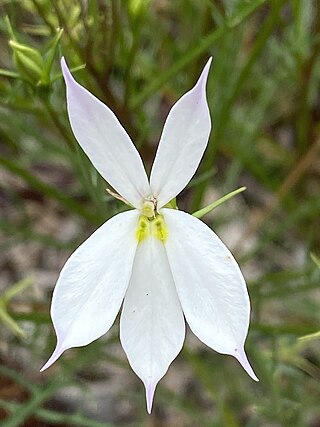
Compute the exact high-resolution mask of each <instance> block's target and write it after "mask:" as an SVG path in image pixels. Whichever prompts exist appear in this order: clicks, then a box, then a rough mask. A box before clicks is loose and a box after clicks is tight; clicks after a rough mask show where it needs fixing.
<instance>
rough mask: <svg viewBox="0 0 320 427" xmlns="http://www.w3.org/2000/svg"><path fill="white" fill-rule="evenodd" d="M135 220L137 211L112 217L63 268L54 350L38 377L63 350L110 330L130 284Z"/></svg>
mask: <svg viewBox="0 0 320 427" xmlns="http://www.w3.org/2000/svg"><path fill="white" fill-rule="evenodd" d="M138 217H139V213H138V211H136V210H134V211H128V212H123V213H120V214H118V215H116V216H114V217H113V218H111V219H110V220H109V221H107V222H106V223H105V224H103V225H102V226H101V227H100V228H99V229H98V230H97V231H95V232H94V233H93V234H92V235H91V236H90V237H89V238H88V239H87V240H86V241H85V242H84V243H83V244H82V245H81V246H80V247H79V248H78V249H77V250H76V251H75V252H74V253H73V254H72V255H71V257H70V258H69V259H68V261H67V262H66V264H65V266H64V267H63V269H62V271H61V273H60V276H59V278H58V282H57V284H56V287H55V289H54V292H53V297H52V305H51V317H52V322H53V325H54V328H55V331H56V334H57V347H56V349H55V351H54V353H53V354H52V356H51V358H50V359H49V360H48V362H47V363H46V364H45V365H44V367H43V368H42V371H43V370H44V369H47V368H48V367H49V366H51V365H52V364H53V363H54V362H55V361H56V360H57V359H58V358H59V357H60V355H61V354H62V353H63V352H64V351H65V350H66V349H68V348H71V347H80V346H83V345H87V344H89V343H90V342H92V341H94V340H96V339H97V338H99V337H100V336H101V335H103V334H105V333H106V332H107V331H108V330H109V328H110V327H111V326H112V324H113V322H114V320H115V318H116V316H117V314H118V312H119V309H120V306H121V304H122V301H123V298H124V295H125V292H126V290H127V287H128V284H129V281H130V276H131V272H132V265H133V260H134V256H135V252H136V247H137V240H136V238H135V230H136V227H137V221H138Z"/></svg>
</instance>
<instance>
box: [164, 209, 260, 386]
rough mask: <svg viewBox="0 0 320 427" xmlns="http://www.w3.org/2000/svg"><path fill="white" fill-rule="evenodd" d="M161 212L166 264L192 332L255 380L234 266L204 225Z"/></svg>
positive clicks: (246, 305)
mask: <svg viewBox="0 0 320 427" xmlns="http://www.w3.org/2000/svg"><path fill="white" fill-rule="evenodd" d="M161 212H162V214H163V216H164V220H165V223H166V225H167V229H168V238H167V241H166V244H165V246H166V250H167V255H168V260H169V264H170V267H171V271H172V275H173V279H174V282H175V285H176V288H177V292H178V295H179V299H180V302H181V305H182V309H183V312H184V314H185V317H186V320H187V322H188V323H189V325H190V328H191V330H192V331H193V332H194V334H195V335H197V336H198V338H199V339H200V340H201V341H203V342H204V343H205V344H207V345H208V346H209V347H211V348H213V349H214V350H216V351H218V352H219V353H225V354H231V355H232V356H234V357H236V358H237V359H238V360H239V362H240V363H241V365H242V366H243V368H244V369H245V370H246V371H247V373H248V374H249V375H250V376H251V377H252V378H253V379H254V380H258V379H257V377H256V376H255V374H254V372H253V370H252V368H251V366H250V364H249V362H248V360H247V357H246V355H245V352H244V342H245V339H246V336H247V333H248V327H249V317H250V301H249V296H248V292H247V288H246V284H245V281H244V278H243V276H242V273H241V271H240V268H239V266H238V264H237V263H236V261H235V259H234V258H233V256H232V254H231V253H230V251H229V250H228V248H227V247H226V246H225V245H224V244H223V243H222V242H221V240H220V239H219V238H218V236H217V235H216V234H215V233H214V232H213V231H212V230H211V229H210V228H209V227H208V226H207V225H205V224H204V223H203V222H202V221H200V220H199V219H197V218H194V217H193V216H191V215H189V214H187V213H185V212H181V211H176V210H173V209H162V210H161Z"/></svg>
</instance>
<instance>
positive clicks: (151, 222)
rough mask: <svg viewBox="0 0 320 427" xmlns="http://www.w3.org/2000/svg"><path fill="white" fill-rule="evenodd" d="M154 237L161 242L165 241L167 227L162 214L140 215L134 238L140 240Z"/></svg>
mask: <svg viewBox="0 0 320 427" xmlns="http://www.w3.org/2000/svg"><path fill="white" fill-rule="evenodd" d="M150 236H153V237H156V238H157V239H159V240H160V241H161V242H162V243H165V242H166V240H167V237H168V229H167V227H166V224H165V222H164V219H163V216H162V215H159V214H157V215H156V216H155V217H152V218H148V217H147V216H143V215H141V216H140V218H139V222H138V227H137V230H136V239H137V240H138V242H139V243H140V242H142V241H143V240H144V239H146V238H147V237H150Z"/></svg>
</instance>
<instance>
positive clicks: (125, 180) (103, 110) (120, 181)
mask: <svg viewBox="0 0 320 427" xmlns="http://www.w3.org/2000/svg"><path fill="white" fill-rule="evenodd" d="M61 67H62V72H63V76H64V80H65V82H66V86H67V103H68V113H69V119H70V124H71V127H72V130H73V133H74V135H75V137H76V138H77V140H78V142H79V144H80V145H81V147H82V149H83V150H84V152H85V153H86V154H87V156H88V157H89V159H90V160H91V162H92V163H93V165H94V167H95V168H96V169H97V171H98V172H99V173H100V174H101V175H102V176H103V177H104V178H105V179H106V181H108V183H109V184H110V185H112V187H113V188H114V189H115V190H116V191H118V192H119V194H121V196H123V197H124V198H125V199H126V200H128V201H129V202H130V203H131V204H132V205H133V206H135V207H136V208H139V207H140V205H141V201H142V199H143V198H144V197H146V196H148V195H149V194H150V186H149V183H148V178H147V175H146V172H145V169H144V166H143V163H142V160H141V158H140V155H139V153H138V151H137V150H136V148H135V146H134V145H133V143H132V141H131V139H130V137H129V136H128V134H127V133H126V131H125V130H124V128H123V127H122V126H121V124H120V122H119V121H118V119H117V117H116V116H115V115H114V113H113V112H112V111H111V110H110V109H109V108H108V107H107V106H106V105H104V104H103V103H102V102H101V101H99V100H98V99H97V98H96V97H95V96H93V95H92V94H91V93H90V92H89V91H88V90H87V89H85V88H84V87H82V86H81V85H79V83H77V82H76V81H75V80H74V78H73V77H72V75H71V73H70V71H69V69H68V67H67V64H66V62H65V60H64V58H62V60H61Z"/></svg>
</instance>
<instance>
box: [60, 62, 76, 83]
mask: <svg viewBox="0 0 320 427" xmlns="http://www.w3.org/2000/svg"><path fill="white" fill-rule="evenodd" d="M60 64H61V70H62V74H63V77H64V80H65V81H66V82H67V81H68V80H71V81H72V80H73V77H72V74H71V73H70V70H69V68H68V65H67V62H66V60H65V58H64V56H63V57H62V58H61V60H60Z"/></svg>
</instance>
